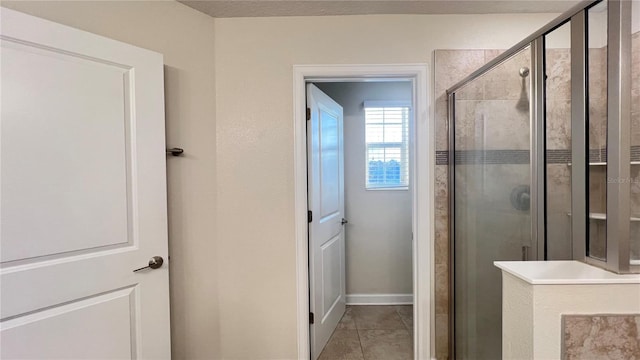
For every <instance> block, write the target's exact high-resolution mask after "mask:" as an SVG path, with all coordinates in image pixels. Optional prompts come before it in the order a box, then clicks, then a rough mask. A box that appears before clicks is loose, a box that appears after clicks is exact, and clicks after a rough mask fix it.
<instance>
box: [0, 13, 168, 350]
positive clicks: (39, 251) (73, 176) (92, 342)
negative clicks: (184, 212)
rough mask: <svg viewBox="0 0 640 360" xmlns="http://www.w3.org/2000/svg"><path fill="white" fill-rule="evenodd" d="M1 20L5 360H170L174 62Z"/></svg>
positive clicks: (16, 19)
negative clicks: (167, 81) (168, 97)
mask: <svg viewBox="0 0 640 360" xmlns="http://www.w3.org/2000/svg"><path fill="white" fill-rule="evenodd" d="M0 19H1V25H0V28H1V30H0V34H1V48H0V68H1V77H0V80H1V87H0V91H1V95H0V98H1V103H0V104H1V111H0V185H1V187H0V263H1V265H0V266H1V267H0V291H1V293H0V357H1V358H2V359H97V358H100V359H134V358H137V359H168V358H170V339H169V282H168V277H169V276H168V275H169V269H168V250H167V211H166V202H167V199H166V173H165V142H164V105H163V103H164V98H163V97H164V95H163V59H162V56H161V55H160V54H157V53H154V52H151V51H148V50H144V49H140V48H137V47H134V46H131V45H127V44H124V43H120V42H117V41H114V40H110V39H107V38H104V37H100V36H97V35H93V34H90V33H87V32H84V31H80V30H76V29H73V28H69V27H66V26H62V25H60V24H56V23H53V22H50V21H45V20H42V19H39V18H35V17H32V16H28V15H25V14H22V13H19V12H15V11H11V10H8V9H5V8H0ZM154 256H155V257H157V258H156V259H157V261H156V262H155V264H159V262H160V261H159V257H161V258H162V259H163V262H164V263H163V264H162V266H160V267H158V266H157V265H154V266H153V267H156V269H151V268H146V269H143V270H141V271H137V272H134V270H135V269H137V268H141V267H144V266H145V265H147V264H149V262H150V259H151V258H152V257H154Z"/></svg>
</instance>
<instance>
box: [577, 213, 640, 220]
mask: <svg viewBox="0 0 640 360" xmlns="http://www.w3.org/2000/svg"><path fill="white" fill-rule="evenodd" d="M567 215H568V216H571V213H567ZM589 219H591V220H602V221H605V220H607V214H603V213H590V214H589ZM630 220H631V222H640V218H637V217H631V218H630Z"/></svg>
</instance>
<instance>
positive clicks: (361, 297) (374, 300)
mask: <svg viewBox="0 0 640 360" xmlns="http://www.w3.org/2000/svg"><path fill="white" fill-rule="evenodd" d="M411 304H413V294H347V305H411Z"/></svg>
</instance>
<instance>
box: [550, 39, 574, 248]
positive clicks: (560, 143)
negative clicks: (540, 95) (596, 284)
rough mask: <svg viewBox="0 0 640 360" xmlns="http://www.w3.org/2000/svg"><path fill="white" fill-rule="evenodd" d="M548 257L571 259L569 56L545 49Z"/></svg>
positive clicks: (565, 51) (561, 52)
mask: <svg viewBox="0 0 640 360" xmlns="http://www.w3.org/2000/svg"><path fill="white" fill-rule="evenodd" d="M545 56H546V70H545V72H546V75H547V82H546V92H547V96H546V98H547V106H546V116H547V135H546V136H547V153H548V156H547V212H548V216H547V236H548V241H547V257H548V259H549V260H567V259H571V242H570V241H569V239H570V238H571V226H570V224H571V217H570V216H569V212H570V211H571V168H570V167H569V166H568V163H569V162H570V161H571V160H570V157H571V151H570V149H571V56H570V51H569V49H563V48H555V49H547V50H546V52H545Z"/></svg>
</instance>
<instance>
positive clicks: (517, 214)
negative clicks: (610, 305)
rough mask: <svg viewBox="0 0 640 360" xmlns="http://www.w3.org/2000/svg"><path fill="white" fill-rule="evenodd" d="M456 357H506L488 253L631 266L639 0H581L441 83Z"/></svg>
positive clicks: (639, 90)
mask: <svg viewBox="0 0 640 360" xmlns="http://www.w3.org/2000/svg"><path fill="white" fill-rule="evenodd" d="M447 94H448V110H449V114H448V116H449V181H450V184H449V189H450V192H449V196H450V211H451V216H450V233H451V246H450V252H449V253H450V256H451V259H450V271H451V274H450V279H451V285H450V289H451V290H450V291H451V295H452V296H451V303H450V308H451V309H452V311H451V322H450V332H451V334H450V338H451V339H452V341H451V343H452V346H451V349H450V351H451V355H452V357H453V358H456V359H499V358H501V355H502V342H501V339H502V333H501V314H502V298H501V273H500V271H499V270H498V269H497V268H495V267H494V266H493V262H494V261H505V260H507V261H508V260H514V261H518V260H524V261H530V260H570V259H574V260H580V261H585V262H588V263H591V264H594V265H596V266H600V267H603V268H606V269H608V270H610V271H615V272H621V273H625V272H640V262H639V261H638V259H640V165H638V164H640V2H639V1H628V0H610V1H583V2H581V3H580V4H578V5H576V6H575V7H574V8H572V9H571V10H569V11H568V12H566V13H565V14H563V15H561V16H560V17H558V18H557V19H555V20H554V21H552V22H551V23H549V24H548V25H546V26H544V27H543V28H542V29H540V30H539V31H537V32H536V33H534V34H532V35H531V36H530V37H528V38H526V39H524V40H523V41H521V42H520V43H519V44H517V45H516V46H514V47H513V48H511V49H509V50H507V51H506V52H504V53H502V54H501V55H499V56H498V57H496V58H495V59H494V60H492V61H490V62H489V63H487V64H486V65H484V66H483V67H481V68H480V69H478V70H477V71H475V72H474V73H472V74H471V75H469V76H468V77H467V78H465V79H463V80H462V81H460V82H459V83H458V84H456V85H454V86H453V87H451V88H450V89H449V90H447Z"/></svg>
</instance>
